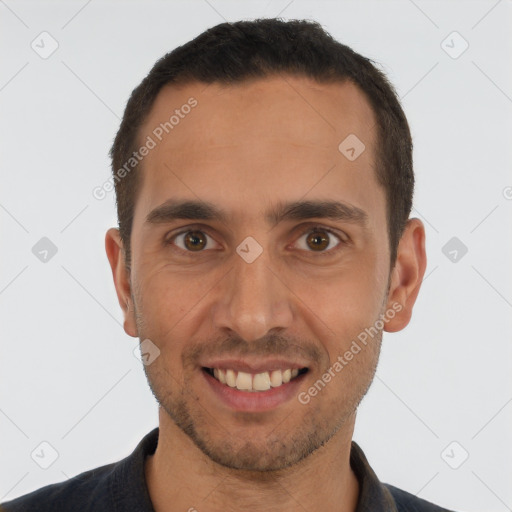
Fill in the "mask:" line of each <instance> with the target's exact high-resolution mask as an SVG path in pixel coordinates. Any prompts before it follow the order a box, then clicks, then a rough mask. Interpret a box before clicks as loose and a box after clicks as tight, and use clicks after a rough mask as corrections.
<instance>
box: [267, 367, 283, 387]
mask: <svg viewBox="0 0 512 512" xmlns="http://www.w3.org/2000/svg"><path fill="white" fill-rule="evenodd" d="M282 383H283V372H282V371H281V370H274V371H273V372H270V385H271V386H272V387H273V388H277V387H279V386H280V385H281V384H282Z"/></svg>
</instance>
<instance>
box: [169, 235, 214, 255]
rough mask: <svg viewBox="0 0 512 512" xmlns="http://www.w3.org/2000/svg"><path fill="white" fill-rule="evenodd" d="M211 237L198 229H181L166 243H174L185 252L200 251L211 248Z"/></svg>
mask: <svg viewBox="0 0 512 512" xmlns="http://www.w3.org/2000/svg"><path fill="white" fill-rule="evenodd" d="M212 240H213V239H212V238H211V237H210V236H209V235H207V234H206V233H204V232H203V231H199V230H189V231H182V232H181V233H178V234H177V235H175V236H173V237H172V238H171V239H170V240H169V242H168V243H171V244H174V245H176V246H177V247H179V248H180V249H182V250H183V251H186V252H202V251H203V250H204V249H211V245H212V243H213V242H212Z"/></svg>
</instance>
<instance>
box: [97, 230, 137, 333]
mask: <svg viewBox="0 0 512 512" xmlns="http://www.w3.org/2000/svg"><path fill="white" fill-rule="evenodd" d="M105 250H106V252H107V258H108V261H109V262H110V267H111V268H112V276H113V278H114V285H115V287H116V293H117V299H118V301H119V305H120V306H121V309H122V310H123V314H124V324H123V327H124V330H125V332H126V334H128V335H129V336H133V337H134V338H136V337H138V333H137V324H136V322H135V310H134V308H133V304H132V294H131V282H130V271H129V269H128V268H127V267H126V263H125V251H124V247H123V242H122V240H121V235H120V234H119V229H117V228H110V229H109V230H108V231H107V234H106V235H105Z"/></svg>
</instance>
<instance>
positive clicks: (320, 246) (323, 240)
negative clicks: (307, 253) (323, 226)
mask: <svg viewBox="0 0 512 512" xmlns="http://www.w3.org/2000/svg"><path fill="white" fill-rule="evenodd" d="M306 243H307V244H308V247H310V248H311V249H313V250H314V251H323V250H324V249H325V248H326V247H328V246H329V237H328V236H325V235H324V234H323V233H321V232H320V233H319V232H316V231H313V232H311V233H310V234H309V236H308V237H307V238H306Z"/></svg>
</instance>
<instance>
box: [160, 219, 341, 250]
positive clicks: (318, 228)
mask: <svg viewBox="0 0 512 512" xmlns="http://www.w3.org/2000/svg"><path fill="white" fill-rule="evenodd" d="M191 231H199V232H200V233H204V234H205V235H207V236H209V237H210V238H213V237H211V236H210V235H209V234H208V233H207V232H206V231H205V230H204V229H202V228H201V227H200V226H199V227H197V228H196V227H194V226H191V227H189V228H187V229H184V230H182V231H180V232H178V233H175V234H174V235H172V236H171V237H169V238H168V239H166V240H165V245H166V246H171V247H172V250H176V251H180V252H182V253H183V252H185V253H186V254H194V251H185V250H184V249H181V247H176V246H175V245H174V243H173V242H174V240H175V239H176V238H177V237H178V236H180V235H184V234H187V233H190V232H191ZM315 231H321V232H325V233H329V235H333V236H335V237H336V238H337V239H338V240H339V243H338V244H337V245H336V246H335V247H334V248H332V249H329V250H327V251H319V252H317V253H316V255H317V256H332V255H334V254H336V253H337V252H338V251H339V250H341V249H343V246H344V245H347V243H348V241H347V240H344V239H343V237H342V236H341V235H340V234H339V233H338V232H336V231H334V230H333V229H331V228H327V227H325V226H321V225H315V226H308V227H307V228H304V229H303V230H301V232H300V235H299V238H301V237H303V236H304V235H306V234H308V233H313V232H315ZM197 252H198V253H204V252H205V251H204V250H203V251H197ZM306 252H310V253H312V254H315V251H306Z"/></svg>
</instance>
